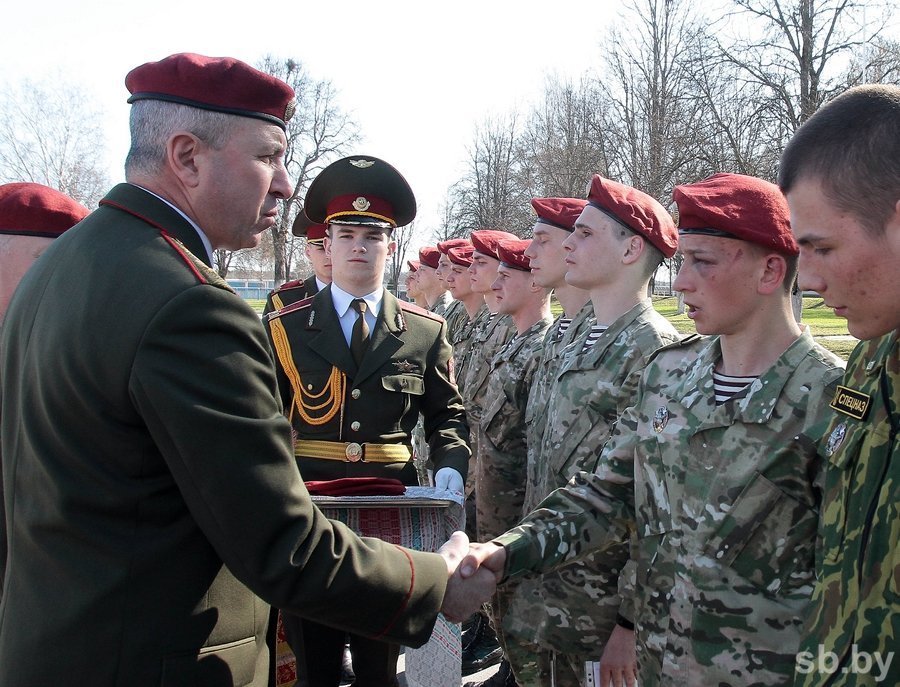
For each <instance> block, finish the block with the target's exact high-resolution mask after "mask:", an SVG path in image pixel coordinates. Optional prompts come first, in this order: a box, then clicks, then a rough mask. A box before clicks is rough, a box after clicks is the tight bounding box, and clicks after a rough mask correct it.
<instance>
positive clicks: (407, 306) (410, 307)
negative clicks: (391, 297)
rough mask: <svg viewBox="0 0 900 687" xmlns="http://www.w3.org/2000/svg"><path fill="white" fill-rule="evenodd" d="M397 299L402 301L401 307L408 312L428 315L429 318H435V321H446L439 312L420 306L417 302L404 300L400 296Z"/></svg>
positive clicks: (422, 315) (423, 315)
mask: <svg viewBox="0 0 900 687" xmlns="http://www.w3.org/2000/svg"><path fill="white" fill-rule="evenodd" d="M397 301H398V302H399V303H400V309H401V310H405V311H406V312H408V313H411V314H413V315H419V316H421V317H427V318H428V319H429V320H434V321H435V322H444V321H445V320H444V318H443V317H441V316H440V315H438V314H437V313H433V312H431V311H430V310H426V309H425V308H420V307H419V306H418V305H416V304H415V303H410V302H408V301H402V300H400V299H399V298H398V299H397Z"/></svg>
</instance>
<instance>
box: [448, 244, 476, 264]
mask: <svg viewBox="0 0 900 687" xmlns="http://www.w3.org/2000/svg"><path fill="white" fill-rule="evenodd" d="M474 252H475V247H474V246H473V245H472V244H471V243H467V244H466V245H464V246H456V247H455V248H450V249H449V250H448V251H447V257H448V258H450V262H452V263H453V264H455V265H461V266H463V267H469V266H470V265H471V264H472V253H474Z"/></svg>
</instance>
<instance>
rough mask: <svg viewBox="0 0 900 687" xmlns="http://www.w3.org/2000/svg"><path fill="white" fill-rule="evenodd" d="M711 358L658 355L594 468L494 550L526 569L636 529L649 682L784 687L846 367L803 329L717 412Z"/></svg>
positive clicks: (804, 604)
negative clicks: (822, 439) (834, 406)
mask: <svg viewBox="0 0 900 687" xmlns="http://www.w3.org/2000/svg"><path fill="white" fill-rule="evenodd" d="M692 345H694V346H697V345H700V344H698V343H694V344H692ZM720 358H721V350H720V347H719V341H718V338H713V339H711V340H708V341H707V342H706V343H703V349H702V350H701V351H699V355H698V357H697V358H696V359H694V360H693V361H690V362H688V363H687V364H685V362H684V356H683V352H682V351H680V350H678V347H674V346H673V347H669V348H668V349H665V350H663V351H661V352H660V353H659V354H658V355H657V356H656V357H655V358H654V360H653V361H652V362H651V363H650V364H649V365H648V366H647V368H646V370H645V372H644V375H643V377H642V379H641V384H640V388H639V393H638V400H637V403H636V405H635V407H633V408H630V409H628V410H627V411H626V412H625V413H624V414H623V415H622V417H621V418H620V420H619V423H618V426H617V427H616V431H615V433H614V435H613V437H612V438H611V439H610V441H609V442H608V443H607V445H606V447H605V449H604V451H603V454H602V456H601V458H600V461H599V463H598V465H597V467H596V469H595V470H594V472H593V473H590V474H588V473H581V474H579V475H578V476H577V477H576V478H575V479H574V480H573V481H572V482H571V483H570V484H569V485H567V486H566V487H564V488H563V489H560V490H558V491H556V492H555V493H553V494H552V495H551V496H550V497H548V498H547V499H546V500H545V501H544V502H543V503H542V504H541V507H540V509H539V510H537V511H535V513H533V514H532V515H531V516H529V517H528V518H527V519H526V520H525V521H523V525H522V526H521V527H519V528H516V529H515V530H513V531H511V532H509V533H507V534H505V535H503V536H502V537H499V538H498V539H497V540H496V541H498V543H502V544H504V545H506V546H507V547H508V573H509V574H510V575H521V574H524V573H526V572H528V571H536V572H541V571H545V570H547V569H549V568H551V567H552V566H554V565H558V564H559V563H560V562H564V561H566V560H567V559H571V558H578V557H581V556H584V555H586V554H588V553H591V552H596V551H598V550H601V551H602V550H603V549H604V548H605V547H608V546H609V545H611V544H615V543H618V542H623V541H625V540H626V539H628V537H629V535H630V534H631V533H632V532H636V534H637V537H638V546H637V547H636V548H635V549H634V556H635V558H636V561H635V562H636V564H637V575H636V588H635V605H636V608H635V617H634V620H635V626H636V628H635V629H636V636H637V641H638V662H639V667H640V676H641V677H640V684H641V685H642V686H645V687H650V686H651V685H692V686H695V685H709V686H710V687H712V686H713V685H714V686H715V687H726V686H728V685H734V686H735V687H737V686H741V687H747V686H748V685H783V684H788V683H789V682H790V680H791V676H792V674H793V668H794V659H795V654H796V652H797V648H798V646H799V641H800V629H801V622H802V618H803V616H804V614H805V613H806V611H807V610H808V608H809V602H810V595H811V593H812V584H813V577H814V568H815V551H816V533H817V525H818V507H819V498H818V495H819V493H820V492H819V489H818V487H819V486H820V480H819V479H818V477H820V473H821V461H820V460H819V459H818V457H817V454H816V450H815V442H814V441H812V440H811V439H810V437H815V436H819V435H821V433H822V431H823V430H824V426H825V425H826V424H827V422H828V420H829V419H830V415H831V413H830V410H829V408H828V402H829V400H830V399H831V398H832V396H833V393H834V389H835V387H836V385H837V382H838V381H839V379H840V377H841V373H842V370H841V368H842V362H841V361H840V360H839V359H837V358H836V357H835V356H833V355H831V354H830V353H828V352H827V351H826V350H825V349H823V348H821V347H820V346H818V345H817V344H815V343H814V342H813V340H812V337H811V336H810V335H809V332H808V331H807V332H805V333H804V334H803V335H802V336H801V337H800V338H799V339H798V340H797V341H795V342H794V343H793V344H792V345H791V346H790V347H789V348H788V350H787V351H785V352H784V354H782V356H781V357H780V358H779V359H778V360H777V361H776V362H775V363H774V365H773V366H772V367H771V368H769V370H767V371H766V372H765V373H763V374H762V375H761V376H760V377H759V378H758V379H756V380H755V381H753V382H752V383H751V384H750V385H749V386H748V387H747V388H746V389H744V390H743V391H741V392H739V393H738V394H737V395H736V396H734V397H733V398H732V399H730V400H729V401H726V402H725V403H724V404H722V405H718V406H717V405H716V402H715V390H714V387H713V368H714V366H715V364H716V363H717V361H718V360H719V359H720Z"/></svg>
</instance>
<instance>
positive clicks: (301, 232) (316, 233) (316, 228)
mask: <svg viewBox="0 0 900 687" xmlns="http://www.w3.org/2000/svg"><path fill="white" fill-rule="evenodd" d="M327 228H328V227H327V226H326V225H324V224H320V223H318V222H313V221H312V220H311V219H310V218H309V217H307V216H306V213H305V212H303V210H302V209H301V210H300V212H298V213H297V216H296V217H295V218H294V224H293V226H292V227H291V233H293V234H294V236H305V237H306V241H307V242H308V243H312V244H321V243H322V242H323V241H324V240H325V230H326V229H327Z"/></svg>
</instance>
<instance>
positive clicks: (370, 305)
mask: <svg viewBox="0 0 900 687" xmlns="http://www.w3.org/2000/svg"><path fill="white" fill-rule="evenodd" d="M359 297H360V296H351V295H350V294H349V293H347V292H346V291H344V290H343V289H342V288H341V287H340V286H338V285H337V284H335V283H334V282H331V300H332V302H333V303H334V311H335V312H336V313H337V316H338V319H339V320H340V321H341V331H343V332H344V341H346V342H347V345H348V346H349V345H350V335H351V334H352V332H353V324H354V323H355V322H356V318H357V317H358V315H357V313H356V310H355V309H354V308H352V307H350V304H351V303H352V302H353V301H355V300H356V299H357V298H359ZM361 298H362V299H363V300H364V301H365V302H366V308H367V309H366V323H367V324H368V325H369V336H372V332H373V331H375V320H376V319H378V313H380V312H381V302H382V301H383V300H384V287H380V288H379V289H377V290H376V291H373V292H372V293H367V294H366V295H365V296H362V297H361Z"/></svg>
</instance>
